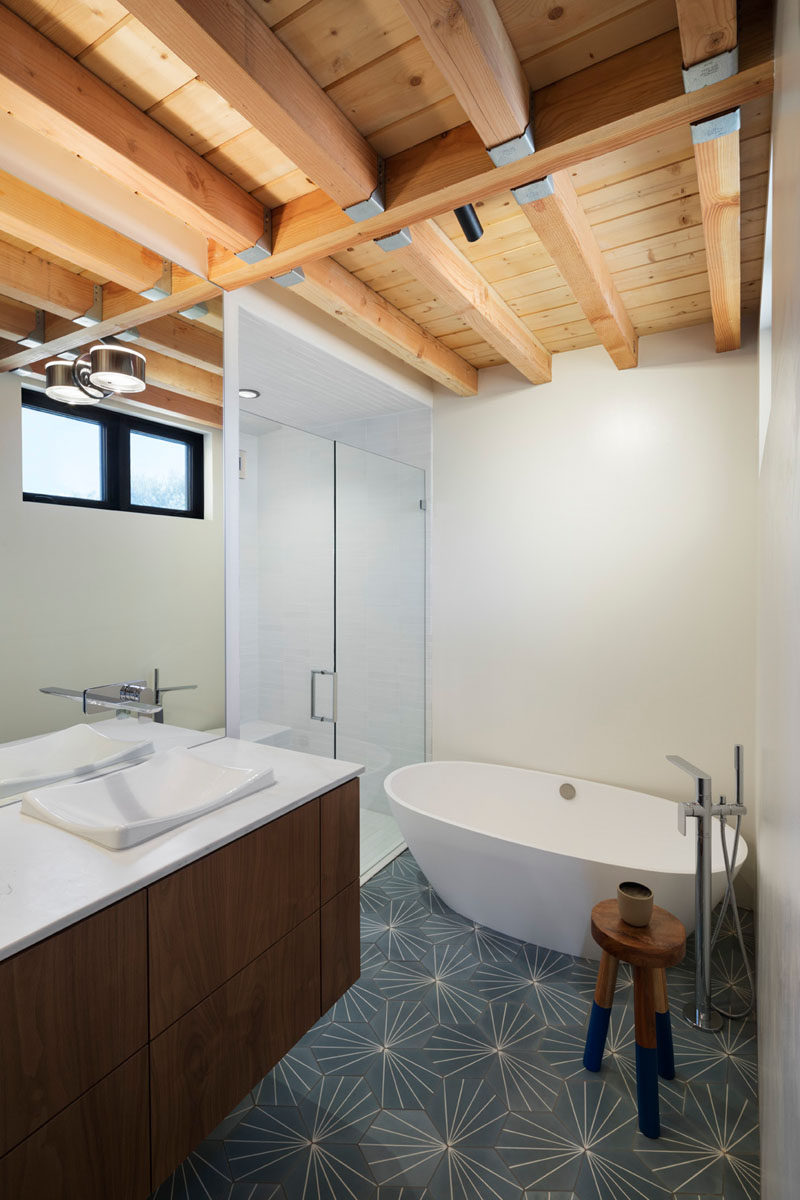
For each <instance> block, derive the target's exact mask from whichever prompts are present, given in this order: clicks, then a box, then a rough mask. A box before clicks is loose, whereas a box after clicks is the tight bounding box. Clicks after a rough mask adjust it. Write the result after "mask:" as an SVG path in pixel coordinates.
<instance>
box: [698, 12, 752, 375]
mask: <svg viewBox="0 0 800 1200" xmlns="http://www.w3.org/2000/svg"><path fill="white" fill-rule="evenodd" d="M765 7H768V6H765ZM677 8H678V27H679V31H680V38H681V47H682V50H683V63H684V66H686V67H692V66H696V65H697V64H698V63H702V62H705V61H706V60H707V59H709V58H714V57H715V56H716V55H718V54H721V53H723V52H724V51H726V50H731V49H733V47H734V46H735V45H736V39H737V28H736V0H677ZM702 90H703V91H708V90H710V89H707V88H703V89H702ZM720 111H721V110H719V109H718V110H717V112H720ZM733 117H734V118H735V119H734V120H731V117H730V116H729V117H728V118H727V121H726V124H727V125H731V126H735V128H734V127H731V128H730V129H729V130H728V132H724V133H722V134H721V135H720V134H719V131H718V130H717V129H715V128H714V127H713V126H710V127H709V126H706V131H707V133H706V134H704V133H703V132H702V126H700V127H699V128H698V127H695V129H693V131H692V141H693V143H694V161H695V167H696V168H697V182H698V187H699V192H700V211H701V212H702V215H703V236H704V239H705V243H706V265H707V269H708V284H709V291H710V292H711V313H712V319H713V322H714V343H715V345H716V348H717V351H718V352H722V351H725V350H736V349H738V347H739V346H740V344H741V323H742V313H741V305H742V264H741V235H740V215H741V212H740V210H741V183H740V177H739V121H738V113H736V114H733ZM715 134H716V136H715ZM705 136H708V140H704V137H705Z"/></svg>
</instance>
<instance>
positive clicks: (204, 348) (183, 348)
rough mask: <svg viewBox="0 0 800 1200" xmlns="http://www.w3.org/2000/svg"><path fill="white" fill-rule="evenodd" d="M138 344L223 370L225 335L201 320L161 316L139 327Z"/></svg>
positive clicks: (142, 347)
mask: <svg viewBox="0 0 800 1200" xmlns="http://www.w3.org/2000/svg"><path fill="white" fill-rule="evenodd" d="M135 345H136V346H137V347H138V348H139V349H140V350H144V351H148V350H156V351H158V352H159V353H161V354H166V355H169V357H170V358H176V359H179V360H180V361H181V362H185V363H189V364H190V365H192V366H201V367H203V368H204V369H205V370H206V371H211V372H212V373H213V374H215V375H221V374H222V338H221V336H220V335H219V334H218V333H217V332H216V330H214V329H209V328H208V326H207V325H201V324H200V323H199V322H198V321H184V320H181V319H180V318H179V317H159V319H158V320H156V321H148V323H147V324H146V325H142V327H141V329H140V330H139V337H138V339H137V341H136V343H135Z"/></svg>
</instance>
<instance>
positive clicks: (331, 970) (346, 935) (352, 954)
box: [319, 880, 361, 1012]
mask: <svg viewBox="0 0 800 1200" xmlns="http://www.w3.org/2000/svg"><path fill="white" fill-rule="evenodd" d="M360 892H361V889H360V888H359V885H358V880H356V881H355V883H351V884H350V886H349V887H346V888H344V889H343V890H342V891H341V892H339V893H338V895H336V896H334V897H333V899H332V900H329V901H328V903H327V904H323V906H322V909H321V910H320V914H319V918H320V964H321V965H320V974H321V978H320V982H321V988H322V1011H323V1012H327V1011H328V1009H329V1008H330V1007H331V1005H333V1004H335V1003H336V1001H337V1000H338V999H339V997H340V996H343V995H344V993H345V992H346V991H347V989H348V988H349V987H352V986H353V984H354V983H355V981H356V980H357V979H358V977H359V975H360V974H361V924H360V913H359V901H360Z"/></svg>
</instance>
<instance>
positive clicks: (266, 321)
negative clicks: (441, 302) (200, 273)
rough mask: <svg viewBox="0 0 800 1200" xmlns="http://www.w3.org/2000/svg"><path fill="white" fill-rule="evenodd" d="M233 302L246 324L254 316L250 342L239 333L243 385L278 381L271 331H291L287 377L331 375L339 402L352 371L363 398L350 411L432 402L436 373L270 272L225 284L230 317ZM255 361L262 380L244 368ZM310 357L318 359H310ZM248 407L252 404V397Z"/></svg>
mask: <svg viewBox="0 0 800 1200" xmlns="http://www.w3.org/2000/svg"><path fill="white" fill-rule="evenodd" d="M234 309H235V310H236V317H237V320H238V321H240V322H242V328H244V322H245V318H249V333H248V336H247V344H246V345H245V338H244V336H242V335H241V334H240V338H239V341H240V348H241V350H242V351H243V353H244V354H246V355H247V358H245V357H243V354H242V353H240V356H239V363H238V367H239V380H238V386H239V387H243V388H246V387H254V388H258V390H259V391H261V392H262V393H265V390H266V387H267V385H268V384H270V383H271V384H272V387H273V389H274V384H275V380H276V379H277V378H278V376H277V374H276V373H275V372H274V371H273V370H272V369H271V365H270V364H271V363H273V359H272V357H271V354H270V352H269V350H270V347H271V345H272V341H273V339H275V342H276V347H277V343H278V341H279V339H280V336H281V335H291V337H292V341H291V343H289V345H291V347H292V348H293V353H289V352H288V349H287V350H286V351H285V353H284V357H283V358H282V359H281V369H282V370H285V372H286V374H287V377H288V376H291V375H292V373H302V374H303V378H304V379H305V381H306V385H307V387H310V388H312V389H317V390H319V389H320V388H321V387H328V382H329V379H330V386H331V391H333V390H335V392H336V394H337V395H339V396H340V399H341V401H342V403H346V399H347V393H346V390H345V387H344V385H343V384H342V383H341V380H342V379H344V378H348V379H350V380H351V383H352V387H353V388H354V389H355V391H356V392H357V393H358V395H359V396H361V397H362V403H363V404H364V406H365V407H364V408H363V409H361V408H359V409H358V411H356V406H355V404H354V406H353V411H352V415H353V416H361V417H368V416H378V415H381V414H384V413H387V412H400V411H402V410H403V409H408V408H411V409H413V408H417V407H419V406H422V407H424V408H430V407H431V405H432V404H433V394H434V390H435V388H434V384H433V381H432V380H431V379H429V378H428V377H427V376H426V375H423V374H422V373H421V372H420V371H417V370H415V368H414V367H412V366H409V365H408V364H407V363H404V362H402V361H401V360H400V359H399V358H397V357H396V356H395V355H393V354H390V353H389V352H388V351H386V350H383V349H381V348H380V347H379V346H376V345H374V344H373V343H372V342H370V341H368V340H367V339H366V338H364V337H362V336H361V335H360V334H358V333H355V332H354V331H353V330H351V329H349V328H348V327H347V326H346V325H345V324H344V323H343V322H342V321H337V320H336V318H335V317H331V316H329V315H328V313H324V312H321V311H320V309H318V308H315V306H314V305H313V304H310V303H309V302H308V301H306V300H303V298H302V297H301V296H298V295H295V294H294V293H293V291H292V289H291V288H282V287H279V286H278V285H277V284H275V283H273V282H272V281H271V280H265V281H264V282H263V283H260V284H254V285H251V286H250V287H244V288H240V289H238V290H236V291H233V292H227V293H226V294H225V314H226V320H227V318H228V316H231V315H232V310H234ZM259 322H260V323H259ZM235 327H236V321H233V322H231V323H230V328H231V329H233V328H235ZM281 344H282V345H284V344H285V343H281ZM277 352H278V351H277V349H276V353H277ZM257 355H258V356H260V357H258V359H256V356H257ZM295 359H297V362H295V361H294V360H295ZM257 363H258V369H259V370H261V371H262V378H261V384H259V383H258V382H253V379H252V378H251V377H249V376H248V375H247V370H248V368H250V367H251V365H252V367H253V368H254V369H255V368H256V365H257ZM309 363H311V364H316V365H314V366H311V367H309ZM262 385H263V386H262ZM331 403H332V400H331ZM247 407H248V408H252V404H249V403H248V404H247ZM328 411H330V409H329V410H328ZM268 415H270V416H271V415H272V413H270V414H268ZM275 419H276V420H277V419H278V418H277V417H276V418H275ZM293 423H294V424H295V425H296V424H297V422H296V421H295V422H293Z"/></svg>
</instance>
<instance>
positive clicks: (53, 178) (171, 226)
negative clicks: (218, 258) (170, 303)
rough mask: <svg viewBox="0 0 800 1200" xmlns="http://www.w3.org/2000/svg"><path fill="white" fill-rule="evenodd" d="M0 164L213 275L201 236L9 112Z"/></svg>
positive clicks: (0, 125)
mask: <svg viewBox="0 0 800 1200" xmlns="http://www.w3.org/2000/svg"><path fill="white" fill-rule="evenodd" d="M0 168H2V169H3V170H4V171H8V173H9V175H15V176H16V177H17V178H18V179H22V180H24V181H25V183H29V184H30V185H31V187H35V188H38V189H39V191H40V192H46V193H47V195H48V196H54V197H55V198H56V200H60V201H61V202H62V203H63V204H68V205H69V206H70V208H76V209H77V210H78V211H79V212H82V213H85V214H86V215H87V216H88V217H92V218H94V220H95V221H101V222H102V223H103V224H104V225H110V226H111V227H112V228H113V229H116V230H118V232H119V233H124V234H125V236H126V237H129V238H131V239H132V240H133V241H134V242H140V243H141V244H142V245H143V246H147V248H148V249H150V250H154V251H155V252H156V254H160V255H161V256H162V258H168V259H169V260H170V262H174V263H178V265H179V266H181V267H185V268H186V270H187V271H192V272H194V274H195V275H200V276H201V277H202V278H203V279H205V278H206V277H207V276H208V244H207V242H206V239H205V238H204V237H203V236H202V234H200V233H198V232H197V231H196V230H193V229H190V228H189V226H188V225H186V224H184V222H183V221H180V220H179V219H178V218H177V217H173V216H171V215H170V214H169V213H168V212H165V211H164V209H162V208H159V207H158V205H156V204H151V203H150V201H149V200H145V199H143V197H141V196H138V195H136V194H135V193H134V192H131V191H129V190H128V189H127V188H126V187H124V186H123V184H121V183H117V181H116V180H115V179H112V178H111V176H110V175H106V174H105V173H104V172H103V171H99V170H97V168H96V167H93V166H91V164H89V163H87V162H84V160H83V159H80V158H78V157H77V155H74V154H71V153H70V151H69V150H65V149H64V147H63V146H59V145H57V143H56V142H53V141H51V140H50V139H49V138H46V137H44V135H43V134H40V133H36V131H35V130H33V129H29V128H28V127H27V125H22V124H21V123H20V122H19V121H15V120H14V118H13V117H10V116H8V114H7V113H0Z"/></svg>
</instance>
